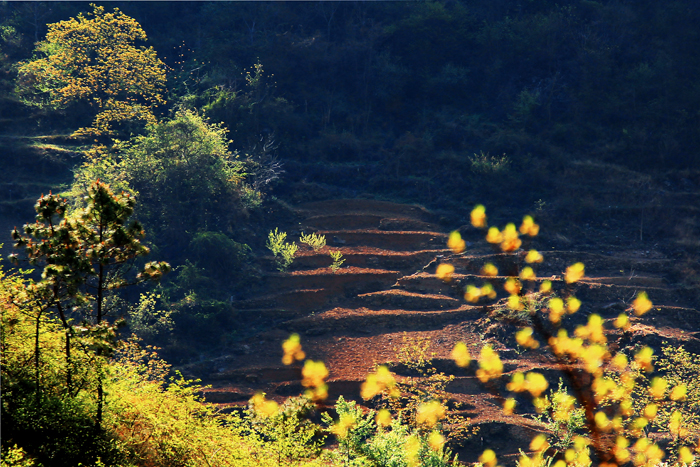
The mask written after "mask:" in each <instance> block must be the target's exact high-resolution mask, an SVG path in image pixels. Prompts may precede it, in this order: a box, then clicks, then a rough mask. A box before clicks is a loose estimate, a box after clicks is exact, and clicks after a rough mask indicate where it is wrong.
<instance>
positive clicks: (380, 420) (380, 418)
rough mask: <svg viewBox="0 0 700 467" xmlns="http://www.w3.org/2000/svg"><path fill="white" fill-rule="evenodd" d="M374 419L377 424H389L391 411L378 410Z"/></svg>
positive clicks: (385, 425)
mask: <svg viewBox="0 0 700 467" xmlns="http://www.w3.org/2000/svg"><path fill="white" fill-rule="evenodd" d="M375 420H376V422H377V425H379V426H383V427H387V426H389V425H391V412H389V411H388V410H387V409H381V410H380V411H379V412H377V415H376V416H375Z"/></svg>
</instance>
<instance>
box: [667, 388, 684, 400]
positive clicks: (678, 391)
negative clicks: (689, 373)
mask: <svg viewBox="0 0 700 467" xmlns="http://www.w3.org/2000/svg"><path fill="white" fill-rule="evenodd" d="M687 393H688V386H686V385H685V384H679V385H678V386H676V387H674V388H673V390H672V391H671V394H670V395H669V396H668V398H669V399H671V400H672V401H682V400H685V398H686V394H687Z"/></svg>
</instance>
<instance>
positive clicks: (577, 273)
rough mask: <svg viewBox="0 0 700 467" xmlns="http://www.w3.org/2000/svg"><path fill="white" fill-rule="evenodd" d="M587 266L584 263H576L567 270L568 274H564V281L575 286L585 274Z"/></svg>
mask: <svg viewBox="0 0 700 467" xmlns="http://www.w3.org/2000/svg"><path fill="white" fill-rule="evenodd" d="M585 269H586V268H585V266H584V265H583V263H575V264H572V265H571V266H569V267H568V268H566V273H565V274H564V280H565V281H566V283H567V284H573V283H574V282H578V281H580V280H581V278H582V277H583V276H584V274H585Z"/></svg>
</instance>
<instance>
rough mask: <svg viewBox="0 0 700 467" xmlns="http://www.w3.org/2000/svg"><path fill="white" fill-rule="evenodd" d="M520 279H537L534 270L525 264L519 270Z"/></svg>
mask: <svg viewBox="0 0 700 467" xmlns="http://www.w3.org/2000/svg"><path fill="white" fill-rule="evenodd" d="M520 279H521V280H524V281H534V280H535V279H537V275H535V271H533V269H532V268H531V267H530V266H526V267H524V268H523V270H522V271H520Z"/></svg>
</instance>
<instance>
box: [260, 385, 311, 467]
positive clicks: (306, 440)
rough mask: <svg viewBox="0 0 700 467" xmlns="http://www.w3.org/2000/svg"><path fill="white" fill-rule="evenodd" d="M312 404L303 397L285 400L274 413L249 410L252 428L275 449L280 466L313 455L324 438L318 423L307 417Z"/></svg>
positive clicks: (309, 414)
mask: <svg viewBox="0 0 700 467" xmlns="http://www.w3.org/2000/svg"><path fill="white" fill-rule="evenodd" d="M315 409H316V406H315V404H314V403H313V402H312V401H311V400H310V399H308V398H306V397H303V396H301V397H291V398H289V399H287V400H286V401H285V402H284V404H283V405H282V407H280V409H279V411H278V412H277V413H275V414H273V415H263V414H260V413H257V412H256V411H254V410H253V409H252V408H251V409H249V410H248V416H249V417H250V420H251V426H252V429H253V431H254V432H255V433H256V434H257V435H258V436H260V437H261V439H263V440H265V442H266V443H269V444H268V447H269V448H271V449H272V450H273V452H275V453H276V454H275V457H276V459H277V463H278V464H279V465H285V464H286V463H290V462H293V461H301V460H304V459H309V458H313V457H316V456H317V455H318V454H319V453H320V451H321V446H323V443H324V441H325V436H322V435H321V430H320V427H319V426H318V425H316V424H315V423H313V422H312V421H311V420H309V417H310V416H311V414H312V413H313V412H314V411H315Z"/></svg>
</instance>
